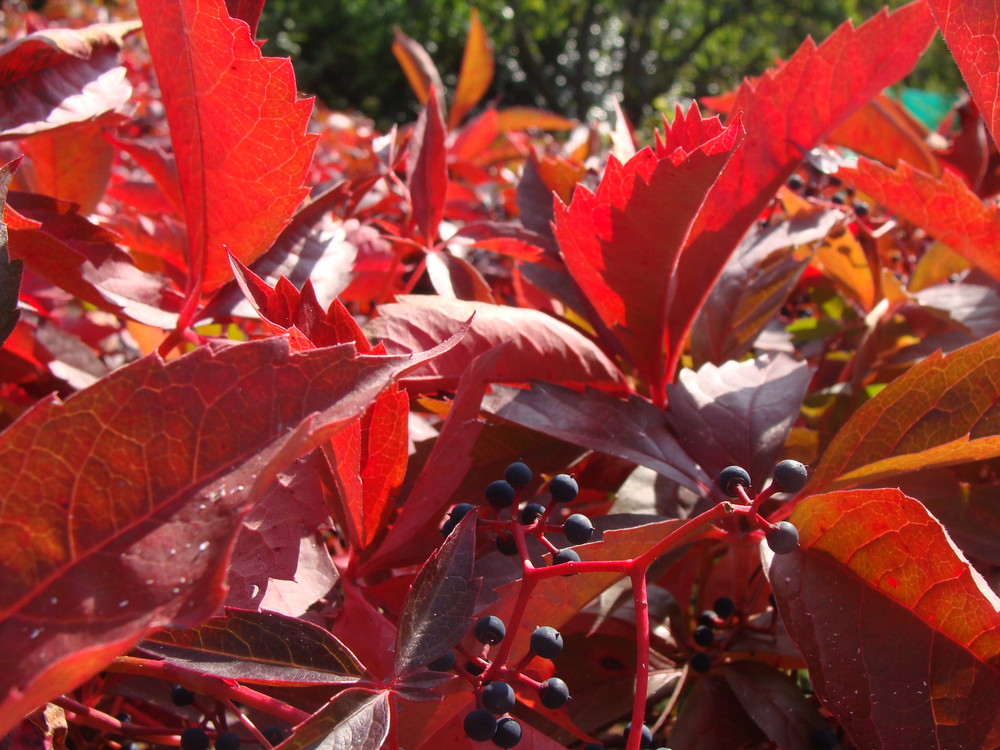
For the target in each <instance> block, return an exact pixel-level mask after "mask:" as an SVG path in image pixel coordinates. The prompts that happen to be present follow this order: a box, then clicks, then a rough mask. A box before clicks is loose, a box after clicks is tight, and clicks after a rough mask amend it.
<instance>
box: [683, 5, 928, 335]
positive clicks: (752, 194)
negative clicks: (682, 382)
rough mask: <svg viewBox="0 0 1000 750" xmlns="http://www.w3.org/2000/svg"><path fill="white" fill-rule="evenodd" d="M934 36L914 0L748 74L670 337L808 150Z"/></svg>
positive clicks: (690, 253) (688, 256) (693, 237)
mask: <svg viewBox="0 0 1000 750" xmlns="http://www.w3.org/2000/svg"><path fill="white" fill-rule="evenodd" d="M934 33H935V26H934V21H933V19H932V18H931V15H930V11H929V10H928V9H927V5H926V3H925V2H924V0H917V1H916V2H912V3H910V4H908V5H905V6H903V7H902V8H900V9H899V10H896V11H895V12H893V13H891V14H889V13H887V12H886V11H884V10H883V11H881V12H879V13H878V14H876V15H875V16H874V17H873V18H871V19H870V20H869V21H867V22H866V23H865V24H863V25H862V26H859V27H858V28H856V29H855V28H854V26H853V24H851V23H850V22H847V23H845V24H843V25H842V26H840V27H839V28H838V29H837V30H836V31H835V32H834V33H833V34H831V35H830V37H829V38H828V39H827V40H826V41H824V42H823V43H822V44H821V45H819V46H818V47H817V46H816V44H815V43H814V42H813V41H812V40H811V39H807V40H806V41H805V42H804V43H803V44H802V46H801V47H799V49H798V51H797V52H796V53H795V54H794V55H793V56H792V57H791V58H790V59H789V60H788V61H787V62H785V63H784V64H783V65H781V66H779V67H777V68H775V69H773V70H769V71H767V72H766V73H764V75H763V76H761V77H760V78H759V79H757V80H755V81H751V80H749V79H748V80H745V81H744V83H743V85H742V86H741V87H740V89H739V91H738V93H737V97H736V101H735V103H734V104H733V108H732V111H733V112H735V113H737V114H742V116H743V123H744V125H745V127H746V133H747V135H746V138H744V140H743V144H742V146H740V147H739V148H738V149H737V150H736V153H735V154H734V155H733V158H732V159H731V160H730V161H729V164H728V165H727V166H726V169H725V171H724V172H723V173H722V176H721V177H720V178H719V180H718V181H717V182H716V183H715V185H714V187H713V188H712V191H711V193H710V194H709V196H708V199H707V200H706V201H705V205H704V208H703V209H702V210H701V212H700V213H699V215H698V218H697V221H696V222H695V224H694V227H693V228H692V230H691V234H690V238H689V240H688V244H687V246H686V247H685V248H684V252H683V253H682V254H681V257H680V262H679V265H678V266H677V268H676V271H675V274H676V277H677V278H678V279H683V283H681V284H680V287H681V289H680V291H679V293H678V294H677V295H676V296H675V297H674V298H673V299H672V300H671V304H670V307H669V309H668V310H667V313H666V318H667V320H668V329H669V330H668V335H669V337H670V340H671V341H678V342H679V341H683V340H684V339H685V338H686V336H687V332H688V329H689V328H690V325H691V321H692V319H693V317H694V315H695V314H696V313H697V312H698V310H699V308H700V307H701V306H702V304H703V302H704V300H705V297H706V295H707V294H708V292H709V290H710V289H711V288H712V286H713V285H714V282H715V279H716V278H717V277H718V275H719V273H720V271H721V270H722V268H723V266H724V265H725V263H726V260H727V259H728V257H729V256H730V255H731V254H732V252H733V249H734V248H735V247H736V245H737V243H738V242H739V240H740V238H741V237H742V236H743V235H744V234H745V233H746V231H747V230H748V229H749V228H750V227H751V226H752V225H753V223H754V222H755V221H757V218H758V216H759V215H760V213H761V211H763V210H764V209H765V208H766V207H767V204H768V203H769V202H770V201H771V199H772V197H773V196H774V194H775V192H777V190H778V188H779V187H780V186H781V184H782V183H783V182H784V181H785V180H786V179H787V178H788V176H789V175H790V174H791V173H792V171H793V170H794V169H795V167H796V166H797V165H798V164H799V162H800V161H802V159H803V157H804V156H805V155H806V153H807V152H808V151H809V150H810V149H812V148H813V147H815V146H816V145H817V144H818V143H820V141H821V140H822V139H823V138H824V137H825V136H826V135H827V134H828V133H830V132H831V131H832V130H833V129H834V128H836V127H837V126H838V125H839V124H840V123H842V122H844V120H846V119H847V118H848V117H849V116H850V115H851V114H852V113H853V112H855V111H857V110H858V109H859V108H860V107H861V106H863V105H864V104H865V103H866V102H867V101H869V100H870V99H871V98H872V97H873V96H875V95H876V94H878V93H879V92H880V91H881V90H882V89H884V88H885V87H887V86H889V85H891V84H893V83H895V82H896V81H897V80H899V79H900V78H902V77H903V76H905V75H906V74H907V73H909V72H910V70H912V68H913V66H914V65H915V64H916V62H917V59H918V58H919V57H920V55H921V53H922V52H923V51H924V49H925V48H926V47H927V45H928V44H930V42H931V39H932V38H933V35H934ZM675 122H676V121H675ZM673 128H676V124H672V129H673ZM672 129H668V131H667V133H666V137H665V139H664V141H665V144H666V145H667V146H669V145H671V143H672V138H673V136H672ZM678 351H679V349H678Z"/></svg>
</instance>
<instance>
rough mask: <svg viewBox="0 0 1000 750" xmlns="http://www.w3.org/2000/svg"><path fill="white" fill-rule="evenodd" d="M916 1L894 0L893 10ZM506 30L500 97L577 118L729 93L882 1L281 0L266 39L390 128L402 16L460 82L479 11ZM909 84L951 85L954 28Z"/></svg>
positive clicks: (272, 10) (324, 92) (399, 93)
mask: <svg viewBox="0 0 1000 750" xmlns="http://www.w3.org/2000/svg"><path fill="white" fill-rule="evenodd" d="M904 2H905V0H890V1H889V3H888V5H889V7H890V8H896V7H899V6H900V5H903V4H904ZM471 5H475V6H476V7H477V8H478V9H479V12H480V17H481V19H482V21H483V24H484V25H485V27H486V30H487V32H488V34H489V36H490V38H491V39H492V40H493V43H494V47H495V51H496V57H497V75H496V79H495V81H494V84H493V87H492V89H491V91H490V94H489V96H490V97H493V98H498V99H499V100H500V102H501V103H502V104H503V105H508V106H509V105H512V104H531V105H535V106H540V107H544V108H546V109H549V110H552V111H556V112H559V113H560V114H565V115H568V116H571V117H577V118H584V117H594V116H597V117H599V116H601V112H603V111H605V110H606V109H607V107H608V101H609V99H608V97H609V95H610V94H618V95H620V97H621V98H622V100H623V102H624V107H625V110H626V112H627V113H628V114H629V116H630V117H631V118H632V119H633V121H636V122H637V121H638V120H639V119H640V118H642V117H644V116H648V115H649V114H651V113H652V112H653V110H654V109H667V108H671V107H672V102H673V101H676V100H678V99H683V98H686V97H693V96H701V95H705V94H716V93H720V92H722V91H725V90H727V89H730V88H732V87H734V86H736V85H737V84H738V83H739V81H740V80H741V79H742V77H743V76H745V75H757V74H759V73H761V72H762V71H763V70H765V69H766V68H767V67H769V66H770V65H771V64H772V63H773V61H774V59H775V58H784V57H788V56H789V55H791V54H792V53H793V52H794V50H795V49H796V48H797V47H798V45H799V44H800V43H801V42H802V40H803V39H805V37H806V36H807V35H812V37H813V38H814V39H815V40H817V41H821V40H822V39H824V38H825V37H826V36H827V35H829V34H830V32H832V31H833V29H835V28H836V27H837V25H838V24H840V23H842V22H843V21H844V20H845V19H847V18H850V19H852V20H853V21H854V22H855V23H860V22H862V21H864V20H865V19H866V18H868V17H870V16H871V15H873V14H874V13H875V12H877V11H878V10H879V9H880V8H881V7H882V6H883V2H880V1H879V0H712V2H704V0H672V1H670V2H662V1H653V0H614V1H610V0H585V1H584V2H581V1H580V0H506V1H505V0H480V2H476V3H469V2H465V0H333V1H332V2H329V1H328V2H322V1H320V2H317V0H268V2H267V3H266V4H265V7H264V15H263V18H262V19H261V24H260V31H259V34H260V36H262V37H264V38H267V39H269V40H270V41H269V42H268V46H267V47H265V51H266V52H267V53H268V54H276V55H282V56H291V57H292V59H293V61H294V63H295V68H296V73H297V76H298V81H299V86H300V87H301V89H302V90H303V91H306V92H309V93H315V94H318V95H319V97H320V98H321V99H322V100H323V101H324V102H325V103H326V104H327V105H329V106H330V107H333V108H336V109H356V110H360V111H361V112H362V113H363V114H365V115H368V116H370V117H374V118H376V120H378V121H379V123H380V124H382V125H385V124H387V123H389V122H391V121H404V120H409V119H412V117H413V113H414V111H415V108H416V102H415V100H414V97H413V94H412V92H411V91H410V88H409V86H408V85H407V83H406V79H405V77H404V76H403V74H402V71H401V70H400V69H399V66H398V65H397V63H396V60H395V58H394V57H393V56H392V52H391V47H392V34H393V27H394V26H399V27H400V28H401V29H402V30H403V31H404V32H405V33H406V34H408V35H409V36H411V37H413V38H414V39H415V40H417V41H418V42H420V43H421V44H423V45H424V46H425V47H426V48H427V49H428V51H429V52H430V53H431V56H432V57H433V58H434V61H435V63H436V64H437V66H438V69H439V70H440V72H441V75H442V77H443V78H444V81H445V83H446V85H449V84H450V85H453V84H454V80H455V76H456V75H457V72H458V69H459V65H460V63H461V57H462V49H463V46H464V42H465V35H466V29H467V26H468V19H469V9H470V6H471ZM908 83H909V85H912V86H916V87H918V88H927V89H930V90H933V91H939V92H945V93H951V92H952V91H954V90H955V89H957V88H960V87H961V86H962V81H961V76H960V75H959V73H958V70H957V68H956V67H955V65H954V63H953V62H952V61H951V58H950V55H949V54H948V51H947V48H946V47H945V45H944V43H943V41H941V39H940V37H939V38H938V40H937V41H936V42H935V44H934V47H932V49H931V52H930V53H929V54H928V55H925V57H924V59H923V60H922V61H921V64H920V66H919V67H918V70H917V71H916V73H915V74H914V75H913V76H912V77H911V79H910V80H909V81H908Z"/></svg>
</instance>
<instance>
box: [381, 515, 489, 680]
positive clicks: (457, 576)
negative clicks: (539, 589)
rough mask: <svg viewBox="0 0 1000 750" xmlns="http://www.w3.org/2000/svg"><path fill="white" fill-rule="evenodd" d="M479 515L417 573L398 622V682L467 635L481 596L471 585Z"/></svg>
mask: <svg viewBox="0 0 1000 750" xmlns="http://www.w3.org/2000/svg"><path fill="white" fill-rule="evenodd" d="M478 520H479V514H478V513H469V514H467V515H466V516H465V518H463V519H462V520H461V522H460V523H459V524H458V526H457V527H456V528H455V529H454V530H453V531H452V532H451V533H450V534H449V535H448V537H447V538H446V539H445V540H444V544H442V545H441V547H440V548H438V549H437V550H435V551H434V553H433V554H432V555H431V556H430V558H429V559H428V560H427V562H425V563H424V564H423V566H422V567H421V568H420V572H419V573H418V574H417V578H416V580H415V581H414V582H413V585H412V586H411V587H410V593H409V594H408V595H407V597H406V604H405V605H404V606H403V614H402V615H401V616H400V618H399V632H398V634H397V638H396V669H395V673H396V675H397V676H400V675H404V674H406V673H407V672H410V671H412V670H414V669H416V668H418V667H424V666H427V664H429V663H430V662H432V661H434V660H435V659H437V658H438V657H439V656H442V655H444V654H445V653H446V652H448V651H449V650H450V649H452V648H454V647H455V646H456V645H458V643H459V641H461V640H462V638H463V637H464V636H465V635H466V633H468V631H469V624H470V623H471V622H472V613H473V610H474V608H475V604H476V595H477V594H478V593H479V584H480V582H479V580H478V579H477V580H473V579H472V568H473V563H475V560H476V524H477V522H478Z"/></svg>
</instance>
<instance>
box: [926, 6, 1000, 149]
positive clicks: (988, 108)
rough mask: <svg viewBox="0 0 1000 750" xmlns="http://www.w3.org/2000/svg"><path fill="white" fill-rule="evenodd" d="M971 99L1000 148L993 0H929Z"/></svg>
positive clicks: (998, 49)
mask: <svg viewBox="0 0 1000 750" xmlns="http://www.w3.org/2000/svg"><path fill="white" fill-rule="evenodd" d="M927 4H928V5H929V6H930V9H931V12H932V13H933V14H934V20H936V21H937V24H938V26H939V27H941V34H942V35H943V36H944V40H945V41H946V42H947V43H948V49H950V50H951V54H952V56H954V58H955V62H957V63H958V69H959V70H960V71H962V77H963V78H965V83H966V84H967V85H968V86H969V91H971V92H972V98H973V99H974V100H975V102H976V106H978V107H979V111H980V112H981V113H982V115H983V119H985V120H986V126H987V127H988V128H989V129H990V133H992V134H993V142H994V143H996V144H998V145H1000V46H998V45H1000V31H998V29H997V8H996V4H995V3H993V2H992V0H961V2H959V0H928V3H927Z"/></svg>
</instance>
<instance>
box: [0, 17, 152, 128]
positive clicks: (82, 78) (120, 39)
mask: <svg viewBox="0 0 1000 750" xmlns="http://www.w3.org/2000/svg"><path fill="white" fill-rule="evenodd" d="M138 28H139V23H138V22H137V21H125V22H122V23H106V24H94V25H93V26H87V27H84V28H82V29H43V30H41V31H36V32H35V33H33V34H29V35H28V36H26V37H23V38H21V39H15V40H13V41H10V42H7V44H5V45H3V47H0V138H21V137H23V136H27V135H32V134H34V133H41V132H45V131H48V130H53V129H55V128H59V127H62V126H64V125H71V124H74V123H79V122H87V121H90V120H96V119H97V118H98V117H101V116H102V115H105V114H107V113H108V112H112V111H115V110H117V109H119V108H120V107H123V106H124V105H125V104H126V103H127V102H128V100H129V97H131V96H132V86H131V85H130V84H129V82H128V81H127V80H126V78H125V68H124V67H122V66H121V65H120V64H119V59H118V58H119V51H120V49H121V47H122V46H123V45H124V43H125V42H124V39H125V37H126V36H127V35H128V34H130V33H132V32H134V31H135V30H136V29H138Z"/></svg>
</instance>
